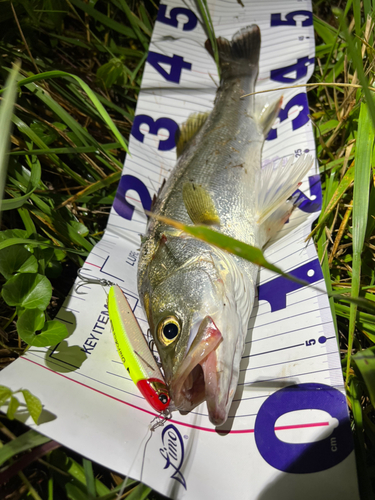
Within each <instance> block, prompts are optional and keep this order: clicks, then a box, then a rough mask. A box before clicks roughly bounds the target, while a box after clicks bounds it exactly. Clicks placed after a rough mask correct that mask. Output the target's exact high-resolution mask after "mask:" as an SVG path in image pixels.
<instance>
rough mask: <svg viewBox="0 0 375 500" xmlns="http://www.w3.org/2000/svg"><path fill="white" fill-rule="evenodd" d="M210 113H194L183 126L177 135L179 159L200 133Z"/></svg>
mask: <svg viewBox="0 0 375 500" xmlns="http://www.w3.org/2000/svg"><path fill="white" fill-rule="evenodd" d="M209 114H210V113H209V112H207V113H194V114H192V115H190V116H189V118H188V119H187V121H186V122H185V123H183V124H182V125H181V127H180V128H179V130H178V131H177V135H176V147H177V158H178V157H180V156H181V155H182V153H183V152H184V151H185V149H186V146H187V145H188V143H189V142H190V141H191V139H193V137H194V136H195V135H196V134H197V133H198V132H199V131H200V129H201V128H202V127H203V125H204V124H205V122H206V120H207V118H208V115H209Z"/></svg>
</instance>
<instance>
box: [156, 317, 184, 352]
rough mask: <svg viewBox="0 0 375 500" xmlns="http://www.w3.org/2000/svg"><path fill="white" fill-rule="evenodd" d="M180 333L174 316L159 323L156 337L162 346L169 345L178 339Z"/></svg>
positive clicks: (178, 324)
mask: <svg viewBox="0 0 375 500" xmlns="http://www.w3.org/2000/svg"><path fill="white" fill-rule="evenodd" d="M180 331H181V327H180V323H179V322H178V321H177V319H176V318H175V317H174V316H168V318H165V319H163V320H162V321H160V323H159V325H158V337H159V340H160V342H162V344H164V345H169V344H171V343H172V342H174V340H176V338H177V337H178V335H179V333H180Z"/></svg>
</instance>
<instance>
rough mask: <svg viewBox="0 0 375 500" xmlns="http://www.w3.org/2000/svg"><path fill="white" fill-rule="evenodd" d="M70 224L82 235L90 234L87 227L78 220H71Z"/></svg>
mask: <svg viewBox="0 0 375 500" xmlns="http://www.w3.org/2000/svg"><path fill="white" fill-rule="evenodd" d="M70 225H71V226H72V228H73V229H74V230H75V231H76V232H77V234H79V235H80V236H83V237H86V236H87V235H88V234H89V230H88V229H87V227H86V226H85V225H84V224H82V223H81V222H78V221H76V220H73V221H71V223H70Z"/></svg>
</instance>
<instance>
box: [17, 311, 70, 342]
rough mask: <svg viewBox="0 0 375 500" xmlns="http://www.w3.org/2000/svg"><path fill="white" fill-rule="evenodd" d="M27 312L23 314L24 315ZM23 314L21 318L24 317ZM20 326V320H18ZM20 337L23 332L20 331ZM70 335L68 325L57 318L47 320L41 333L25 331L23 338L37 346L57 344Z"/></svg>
mask: <svg viewBox="0 0 375 500" xmlns="http://www.w3.org/2000/svg"><path fill="white" fill-rule="evenodd" d="M26 312H27V311H26ZM26 312H25V313H24V314H23V315H22V316H24V315H25V314H26ZM22 316H21V318H22ZM17 328H18V322H17ZM19 334H20V337H21V333H20V332H19ZM68 335H69V332H68V330H67V328H66V326H65V325H64V324H63V323H61V322H60V321H58V320H57V319H54V320H51V321H47V322H46V323H45V324H44V326H43V328H42V330H41V331H40V333H39V332H38V333H34V332H33V333H26V334H25V333H23V335H22V337H21V338H22V340H23V341H24V342H26V343H27V344H29V345H33V346H36V347H48V346H51V345H56V344H58V343H59V342H61V341H62V340H64V339H65V338H66V337H67V336H68Z"/></svg>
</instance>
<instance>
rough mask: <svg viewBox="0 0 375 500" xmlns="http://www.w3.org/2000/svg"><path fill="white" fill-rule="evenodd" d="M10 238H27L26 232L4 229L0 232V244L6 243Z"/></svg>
mask: <svg viewBox="0 0 375 500" xmlns="http://www.w3.org/2000/svg"><path fill="white" fill-rule="evenodd" d="M10 238H27V231H25V230H24V229H6V230H5V231H0V242H2V241H7V240H9V239H10Z"/></svg>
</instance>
